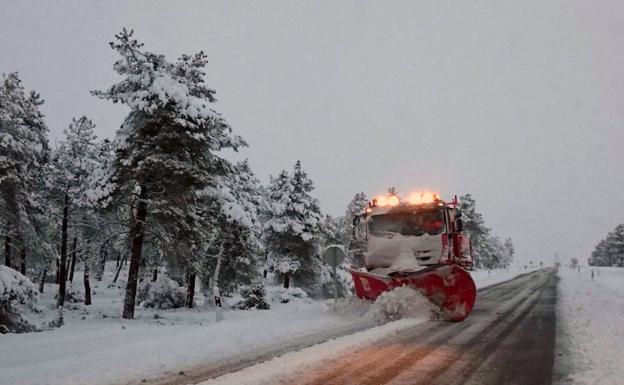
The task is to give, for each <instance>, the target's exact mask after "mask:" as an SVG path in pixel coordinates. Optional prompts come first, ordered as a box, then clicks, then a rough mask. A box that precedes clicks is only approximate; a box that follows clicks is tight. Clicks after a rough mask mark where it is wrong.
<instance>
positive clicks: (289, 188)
mask: <svg viewBox="0 0 624 385" xmlns="http://www.w3.org/2000/svg"><path fill="white" fill-rule="evenodd" d="M313 189H314V186H313V184H312V181H311V180H310V179H309V178H308V176H307V174H306V173H305V171H303V169H302V167H301V162H300V161H297V163H296V164H295V166H294V169H293V174H292V176H291V175H288V173H287V172H286V171H282V172H281V173H280V174H279V175H278V176H277V177H276V178H272V180H271V184H270V186H269V194H270V199H271V202H270V204H271V212H270V214H269V215H270V217H269V219H268V221H267V222H266V223H265V234H266V237H267V247H268V258H269V261H270V264H271V266H272V268H273V270H274V271H275V272H276V273H277V275H278V276H279V277H281V278H282V279H283V281H284V287H285V288H288V287H289V286H290V279H291V277H293V278H294V279H295V280H297V283H298V284H300V285H301V286H303V287H304V288H307V289H309V290H315V289H316V288H315V284H317V283H318V280H317V278H318V274H319V272H320V260H319V256H318V252H319V249H318V244H317V233H318V231H319V223H320V221H321V210H320V208H319V204H318V201H317V200H316V199H315V198H313V197H312V196H311V195H310V193H311V192H312V190H313Z"/></svg>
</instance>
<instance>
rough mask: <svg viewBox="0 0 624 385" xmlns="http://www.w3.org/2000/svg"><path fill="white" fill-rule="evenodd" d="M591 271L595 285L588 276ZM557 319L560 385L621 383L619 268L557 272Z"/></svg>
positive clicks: (623, 275) (623, 337) (623, 271)
mask: <svg viewBox="0 0 624 385" xmlns="http://www.w3.org/2000/svg"><path fill="white" fill-rule="evenodd" d="M592 270H593V271H594V280H593V281H592V278H591V271H592ZM559 277H560V278H561V280H560V282H559V292H558V302H557V315H558V321H559V328H561V329H560V333H561V336H562V338H561V339H560V340H559V341H558V345H559V348H560V349H561V350H562V355H560V356H558V357H557V359H558V360H559V361H565V362H558V364H559V365H561V366H562V367H565V368H566V372H569V375H568V376H566V377H565V378H564V379H563V381H562V383H566V384H582V385H616V384H623V383H624V364H623V362H624V268H617V267H598V268H597V267H593V268H592V267H585V268H582V269H581V271H580V272H579V271H578V270H572V269H570V268H567V267H562V268H561V269H560V270H559Z"/></svg>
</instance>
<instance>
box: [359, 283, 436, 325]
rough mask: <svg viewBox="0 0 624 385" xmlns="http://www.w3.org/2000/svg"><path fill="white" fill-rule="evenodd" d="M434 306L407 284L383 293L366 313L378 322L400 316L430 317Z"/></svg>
mask: <svg viewBox="0 0 624 385" xmlns="http://www.w3.org/2000/svg"><path fill="white" fill-rule="evenodd" d="M435 314H436V307H435V306H434V305H433V304H432V303H431V302H430V301H429V300H428V299H427V298H425V297H424V296H423V295H422V294H420V293H419V292H418V291H416V290H414V289H412V288H409V287H407V286H403V287H398V288H396V289H394V290H392V291H389V292H386V293H383V294H382V295H380V296H379V298H377V301H375V303H374V304H372V306H371V307H370V309H369V310H368V312H367V313H366V315H367V316H368V317H370V318H372V319H374V320H376V321H378V322H386V321H394V320H398V319H402V318H419V319H431V318H433V317H434V316H435Z"/></svg>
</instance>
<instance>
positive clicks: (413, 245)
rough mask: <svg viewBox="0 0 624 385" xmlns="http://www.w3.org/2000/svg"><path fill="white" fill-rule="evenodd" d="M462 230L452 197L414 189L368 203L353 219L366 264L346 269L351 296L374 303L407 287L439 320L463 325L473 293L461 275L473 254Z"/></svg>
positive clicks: (469, 281)
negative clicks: (352, 290) (433, 309)
mask: <svg viewBox="0 0 624 385" xmlns="http://www.w3.org/2000/svg"><path fill="white" fill-rule="evenodd" d="M462 227H463V226H462V219H461V212H460V210H459V207H458V201H457V197H455V198H453V200H452V202H450V203H447V202H445V201H443V200H441V199H440V195H439V194H438V193H435V192H429V191H419V192H414V193H412V194H411V195H409V197H408V198H407V199H405V200H403V199H401V198H400V197H399V196H398V195H397V194H396V193H394V192H393V191H392V190H391V192H390V193H389V194H388V195H383V196H379V197H377V198H375V199H373V200H372V201H370V202H369V204H368V207H367V208H366V210H365V212H364V213H362V214H361V215H359V216H357V217H356V218H355V219H354V232H355V234H354V238H355V240H356V242H359V243H360V244H361V245H363V246H364V250H365V251H364V253H363V259H364V265H365V266H364V267H362V268H359V269H350V270H349V271H350V273H351V275H352V276H353V282H354V285H355V290H356V295H357V296H358V297H359V298H364V299H368V300H371V301H374V300H376V299H377V297H379V296H380V295H381V294H382V293H384V292H387V291H390V290H392V289H394V288H396V287H399V286H409V287H412V288H414V289H417V290H418V291H420V293H422V294H423V295H424V296H426V297H427V298H428V299H429V300H430V301H431V302H433V303H434V304H435V305H436V306H438V307H439V310H440V315H441V318H443V319H445V320H448V321H463V320H464V319H465V318H466V316H468V314H469V313H470V311H471V310H472V307H473V305H474V302H475V299H476V294H477V291H476V287H475V283H474V281H473V280H472V277H471V276H470V274H469V273H468V271H466V270H467V269H470V268H471V267H472V256H471V248H470V240H469V239H468V237H467V236H466V235H465V234H463V233H462Z"/></svg>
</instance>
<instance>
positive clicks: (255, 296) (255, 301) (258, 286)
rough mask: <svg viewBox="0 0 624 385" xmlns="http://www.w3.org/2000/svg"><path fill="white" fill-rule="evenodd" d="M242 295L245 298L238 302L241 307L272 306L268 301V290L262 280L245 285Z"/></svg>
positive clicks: (259, 307) (244, 308)
mask: <svg viewBox="0 0 624 385" xmlns="http://www.w3.org/2000/svg"><path fill="white" fill-rule="evenodd" d="M240 295H241V297H242V298H243V299H242V300H241V301H240V302H239V303H238V304H237V307H238V308H239V309H243V310H247V309H262V310H266V309H269V308H270V307H271V305H269V303H268V302H267V301H266V290H265V288H264V284H263V283H262V282H254V283H252V284H251V285H249V286H245V287H243V288H242V289H241V291H240Z"/></svg>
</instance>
